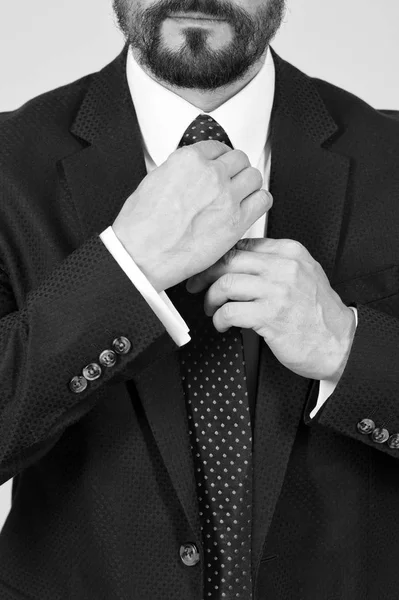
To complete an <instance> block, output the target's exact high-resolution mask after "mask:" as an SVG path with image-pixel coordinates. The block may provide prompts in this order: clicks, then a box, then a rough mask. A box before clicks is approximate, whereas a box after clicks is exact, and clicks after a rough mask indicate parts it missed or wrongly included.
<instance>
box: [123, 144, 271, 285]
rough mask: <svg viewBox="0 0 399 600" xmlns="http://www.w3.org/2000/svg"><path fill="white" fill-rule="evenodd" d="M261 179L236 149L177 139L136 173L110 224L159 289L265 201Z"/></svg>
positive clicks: (231, 239) (242, 226)
mask: <svg viewBox="0 0 399 600" xmlns="http://www.w3.org/2000/svg"><path fill="white" fill-rule="evenodd" d="M262 184H263V177H262V175H261V173H260V171H259V170H258V169H255V168H253V167H251V165H250V162H249V159H248V157H247V155H246V154H245V153H244V152H242V151H241V150H232V149H231V148H230V147H229V146H227V145H226V144H223V143H221V142H218V141H215V140H209V141H203V142H197V143H196V144H192V145H190V146H183V147H182V148H178V149H177V150H175V151H174V152H172V154H171V155H170V156H169V157H168V159H167V160H166V161H165V162H164V163H163V164H162V165H160V166H159V167H158V168H156V169H154V170H153V171H151V173H149V174H148V175H147V176H146V177H145V178H144V179H143V181H142V182H141V183H140V185H139V186H138V187H137V189H136V190H135V191H134V192H133V193H132V194H131V196H129V198H128V199H127V200H126V202H125V204H124V205H123V207H122V209H121V211H120V212H119V214H118V216H117V217H116V219H115V221H114V223H113V224H112V228H113V230H114V232H115V234H116V236H117V237H118V238H119V240H120V241H121V242H122V244H123V246H124V247H125V248H126V250H127V252H128V253H129V254H130V256H131V257H132V258H133V260H134V261H135V263H136V264H137V266H138V267H139V268H140V269H141V270H142V272H143V273H144V275H145V276H146V277H147V279H148V280H149V281H150V283H151V284H152V285H153V286H154V288H155V289H156V290H157V291H158V292H160V291H162V290H165V289H167V288H169V287H172V286H173V285H176V284H177V283H180V282H181V281H184V280H185V279H188V278H189V277H191V276H192V275H195V274H197V273H200V272H201V271H203V270H205V269H207V268H208V267H210V266H211V265H213V264H214V263H215V262H216V261H217V260H219V259H220V258H221V257H222V256H223V255H224V254H225V253H226V252H227V251H228V250H230V248H232V247H233V246H234V244H236V243H237V242H238V240H239V239H241V237H242V236H243V235H244V233H245V232H246V231H247V229H249V227H250V226H251V225H252V224H253V223H255V221H257V219H259V217H261V216H262V215H263V214H264V213H265V212H266V211H267V210H269V209H270V208H271V206H272V204H273V199H272V196H271V194H269V193H268V192H267V191H266V190H263V189H260V188H261V186H262Z"/></svg>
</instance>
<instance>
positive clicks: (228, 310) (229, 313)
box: [220, 302, 234, 322]
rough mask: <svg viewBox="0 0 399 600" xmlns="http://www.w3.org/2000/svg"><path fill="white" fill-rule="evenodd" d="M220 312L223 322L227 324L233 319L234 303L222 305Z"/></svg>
mask: <svg viewBox="0 0 399 600" xmlns="http://www.w3.org/2000/svg"><path fill="white" fill-rule="evenodd" d="M220 310H221V312H222V317H223V320H224V321H227V322H229V321H231V319H232V318H233V317H234V303H233V302H228V303H227V304H223V306H222V308H221V309H220Z"/></svg>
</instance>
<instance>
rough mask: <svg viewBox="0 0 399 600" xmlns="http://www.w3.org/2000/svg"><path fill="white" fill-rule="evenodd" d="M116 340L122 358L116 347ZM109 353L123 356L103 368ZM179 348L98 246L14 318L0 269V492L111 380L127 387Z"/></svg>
mask: <svg viewBox="0 0 399 600" xmlns="http://www.w3.org/2000/svg"><path fill="white" fill-rule="evenodd" d="M122 336H123V337H125V338H127V340H129V342H130V344H131V345H130V348H129V349H128V347H129V344H128V343H126V342H125V345H123V344H122V345H121V346H118V344H116V345H115V344H114V345H113V342H114V341H115V340H117V338H121V337H122ZM116 348H118V349H119V350H121V349H122V350H123V351H126V349H128V352H126V353H123V352H120V353H117V352H115V357H116V363H115V364H114V365H113V366H108V367H107V366H101V361H100V360H99V356H100V354H101V353H102V352H103V351H104V350H106V349H110V350H113V351H114V350H115V349H116ZM176 348H177V346H176V344H175V342H174V341H173V340H172V338H171V337H170V336H169V334H168V333H167V332H166V330H165V328H164V326H163V325H162V323H161V321H160V320H159V319H158V317H157V316H156V315H155V314H154V312H153V311H152V309H151V308H150V307H149V306H148V304H147V302H146V301H145V300H144V298H143V297H142V296H141V294H140V293H139V292H138V291H137V290H136V289H135V288H134V286H132V284H131V281H130V280H129V278H128V277H127V276H126V275H125V273H124V272H123V271H122V269H121V268H120V267H119V265H118V263H117V262H116V261H115V260H114V258H113V257H112V256H111V254H110V253H109V252H108V250H107V249H106V247H105V246H104V244H103V243H102V241H101V240H100V238H99V237H98V236H93V237H91V238H89V239H88V240H87V241H86V242H85V243H84V244H83V245H82V246H81V247H80V248H78V249H77V250H75V251H74V252H73V253H72V254H70V255H69V256H68V257H67V258H66V259H65V260H64V261H63V262H62V263H60V265H59V266H57V267H56V269H55V270H54V271H53V272H52V273H51V275H50V276H49V277H48V278H47V279H46V280H45V281H44V282H43V283H42V284H41V285H40V286H39V287H38V288H36V289H35V290H34V291H32V292H31V293H29V294H28V296H27V298H26V302H25V305H24V306H23V307H22V308H20V309H19V310H16V306H15V301H14V299H13V295H12V291H11V286H10V282H9V280H8V277H7V274H6V272H5V270H4V269H3V270H1V269H0V357H1V359H0V484H2V483H4V482H5V481H7V480H8V479H10V478H11V477H13V476H15V475H16V474H18V473H19V472H20V471H21V470H22V469H24V468H26V467H27V466H29V465H30V464H31V463H33V462H35V461H36V460H37V459H39V458H40V457H41V456H42V455H44V454H45V453H46V452H48V450H49V449H50V448H51V447H52V446H53V445H54V444H55V443H56V441H57V440H58V439H59V438H60V436H61V435H62V433H63V432H64V430H65V429H66V428H67V427H68V426H69V425H71V424H73V423H74V422H76V421H78V420H79V419H81V418H82V417H83V416H84V415H85V414H86V413H87V412H88V411H89V410H90V409H91V408H92V407H93V406H94V405H95V403H96V402H97V400H98V398H99V397H101V396H102V395H103V394H104V386H105V385H106V383H107V382H108V381H110V379H111V378H115V377H116V379H118V376H119V378H120V380H122V381H123V380H124V378H125V379H128V378H133V377H134V374H135V373H137V372H139V371H140V370H142V369H143V368H144V367H145V366H146V365H148V364H149V363H151V362H152V361H155V360H156V359H157V358H158V357H159V356H160V355H162V354H163V353H166V352H169V351H171V350H174V349H176ZM111 356H112V355H111ZM115 357H114V358H115ZM91 363H96V364H97V365H98V366H99V367H100V369H101V374H100V376H99V377H98V378H97V379H95V380H91V381H87V379H85V378H83V377H82V370H83V368H84V367H86V366H87V365H89V364H91ZM86 372H87V371H86ZM97 374H98V372H97ZM74 377H79V380H78V381H79V382H80V384H79V385H78V386H77V387H76V388H74V387H73V386H71V383H70V382H71V380H72V378H74ZM86 384H87V387H85V386H86ZM83 387H85V389H83V391H78V392H77V390H80V389H81V388H83ZM74 390H75V391H74Z"/></svg>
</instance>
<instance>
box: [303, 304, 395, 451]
mask: <svg viewBox="0 0 399 600" xmlns="http://www.w3.org/2000/svg"><path fill="white" fill-rule="evenodd" d="M354 305H355V307H356V308H357V311H358V317H359V321H358V326H357V328H356V332H355V336H354V339H353V343H352V347H351V352H350V355H349V358H348V361H347V363H346V366H345V369H344V371H343V373H342V376H341V378H340V380H339V382H338V384H337V386H336V388H335V390H334V392H333V393H332V394H331V396H330V397H329V401H328V402H326V403H325V404H324V406H323V407H322V408H321V409H320V411H319V412H318V413H317V414H316V416H315V418H314V419H311V418H310V411H311V410H312V409H313V408H314V405H315V402H316V398H317V394H318V389H319V382H318V381H314V382H313V385H312V386H311V388H310V392H309V396H308V400H307V403H306V408H305V413H304V421H305V423H306V425H310V426H316V425H321V426H323V427H328V428H329V429H332V430H334V431H336V432H337V433H340V434H342V435H346V436H349V437H351V438H353V439H356V440H358V441H360V442H363V443H366V444H367V445H370V446H372V447H374V448H377V449H379V450H382V451H384V452H387V453H389V454H391V455H392V456H395V457H399V403H398V397H399V369H398V347H399V319H398V318H396V317H393V316H391V315H388V314H386V313H384V312H380V311H377V310H375V309H373V308H371V307H370V306H367V305H362V304H357V303H354Z"/></svg>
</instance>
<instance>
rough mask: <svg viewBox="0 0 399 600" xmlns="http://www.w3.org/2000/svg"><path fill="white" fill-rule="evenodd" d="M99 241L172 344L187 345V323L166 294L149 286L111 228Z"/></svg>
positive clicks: (101, 235)
mask: <svg viewBox="0 0 399 600" xmlns="http://www.w3.org/2000/svg"><path fill="white" fill-rule="evenodd" d="M100 239H101V241H102V242H103V244H104V245H105V247H106V248H107V250H108V251H109V252H110V253H111V254H112V256H113V257H114V259H115V260H116V262H117V263H118V264H119V266H120V267H121V269H122V270H123V271H124V272H125V273H126V275H127V276H128V277H129V279H130V281H131V282H132V283H133V285H134V286H135V287H136V288H137V290H138V291H139V292H140V294H141V295H142V296H143V298H144V299H145V300H146V301H147V303H148V304H149V306H150V307H151V308H152V310H153V311H154V313H155V314H156V315H157V317H158V319H159V320H160V321H161V322H162V324H163V325H164V327H165V329H166V331H167V332H168V333H169V335H170V336H171V337H172V339H173V340H174V342H175V343H176V344H177V345H178V346H183V345H184V344H187V342H189V341H190V339H191V338H190V336H189V334H188V332H189V328H188V327H187V323H186V322H185V321H184V320H183V318H182V317H181V315H180V313H179V312H178V311H177V310H176V308H175V307H174V306H173V304H172V302H171V301H170V299H169V298H168V296H167V295H166V293H165V292H159V293H158V292H157V290H156V289H155V288H154V287H153V286H152V285H151V283H150V282H149V281H148V279H147V277H146V276H145V275H144V273H143V272H142V271H141V270H140V269H139V267H138V266H137V265H136V263H135V262H134V260H133V259H132V257H131V256H130V254H129V253H128V252H127V250H126V249H125V247H124V246H123V244H122V243H121V241H120V240H119V238H118V237H117V236H116V235H115V232H114V230H113V229H112V226H109V227H107V229H105V230H104V231H103V232H102V233H100Z"/></svg>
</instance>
